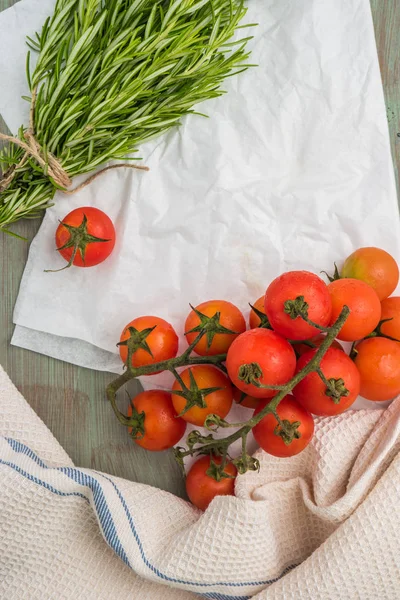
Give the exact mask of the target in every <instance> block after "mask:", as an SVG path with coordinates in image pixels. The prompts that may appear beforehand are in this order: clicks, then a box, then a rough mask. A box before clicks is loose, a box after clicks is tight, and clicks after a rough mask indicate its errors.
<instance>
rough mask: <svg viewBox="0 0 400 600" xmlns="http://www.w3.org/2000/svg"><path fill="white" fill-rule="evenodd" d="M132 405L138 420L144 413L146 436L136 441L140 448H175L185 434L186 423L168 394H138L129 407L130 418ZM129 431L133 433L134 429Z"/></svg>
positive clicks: (154, 392) (161, 392)
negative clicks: (177, 412) (176, 410)
mask: <svg viewBox="0 0 400 600" xmlns="http://www.w3.org/2000/svg"><path fill="white" fill-rule="evenodd" d="M132 405H133V406H134V408H135V411H136V412H137V413H138V418H140V415H141V413H144V421H143V427H144V435H143V436H141V435H138V437H136V439H134V442H135V443H136V444H137V445H138V446H141V447H142V448H146V450H153V451H160V450H167V448H172V446H175V444H177V443H178V442H179V440H180V439H181V437H182V436H183V434H184V433H185V430H186V421H184V420H183V419H180V418H179V417H178V416H177V414H176V412H175V410H174V407H173V404H172V400H171V394H168V392H163V391H162V390H149V391H147V392H142V393H141V394H138V395H137V396H136V397H135V398H134V399H133V400H132V404H130V405H129V407H128V417H131V416H132V412H133V410H132ZM128 431H129V432H131V431H132V427H129V428H128Z"/></svg>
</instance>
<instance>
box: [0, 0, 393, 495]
mask: <svg viewBox="0 0 400 600" xmlns="http://www.w3.org/2000/svg"><path fill="white" fill-rule="evenodd" d="M15 3H16V0H0V11H1V10H4V9H5V8H7V7H8V6H11V5H12V4H15ZM371 7H372V11H373V17H374V23H375V30H376V39H377V44H378V53H379V59H380V64H381V70H382V78H383V84H384V89H385V94H386V100H387V110H388V120H389V127H390V139H391V144H392V152H393V157H394V158H395V167H396V173H398V165H399V164H400V162H399V161H400V138H399V137H398V135H397V134H398V132H399V131H400V85H399V81H398V79H399V72H400V71H399V67H400V64H399V61H400V36H398V33H397V32H398V31H399V29H400V4H399V3H398V2H397V0H386V1H385V2H382V1H381V0H371ZM0 131H5V127H4V123H2V122H1V121H0ZM38 226H39V223H38V222H37V221H25V222H22V223H18V224H17V225H15V226H14V227H13V229H14V231H16V233H19V234H20V235H23V236H25V237H28V239H29V240H31V239H32V238H33V237H34V235H35V233H36V231H37V229H38ZM28 248H29V246H28V244H26V243H23V242H20V241H18V240H16V239H14V238H11V237H9V236H5V235H3V234H0V282H1V292H2V293H1V299H2V301H1V303H0V364H2V365H3V366H4V367H5V369H6V371H7V372H8V373H9V375H10V376H11V378H12V379H13V381H14V382H15V384H16V385H17V387H18V388H19V389H20V390H21V392H22V393H23V394H24V396H25V398H26V399H27V400H28V402H29V403H30V404H31V406H32V407H33V408H34V410H35V411H36V412H37V414H38V415H39V416H40V417H41V418H42V419H43V421H44V422H45V423H46V424H47V425H48V427H49V428H50V429H51V431H52V432H53V433H54V435H55V437H56V438H57V439H58V440H59V442H60V443H61V444H62V446H63V447H64V448H65V449H66V451H67V452H68V453H69V455H70V456H71V458H72V459H73V461H74V462H75V463H76V464H77V465H80V466H82V467H90V468H95V469H98V470H100V471H105V472H108V473H112V474H115V475H118V476H121V477H126V478H127V479H131V480H134V481H140V482H143V483H148V484H150V485H155V486H158V487H160V488H162V489H165V490H169V491H171V492H174V493H177V494H179V495H183V494H184V486H183V479H182V477H181V474H180V471H179V469H178V467H177V465H176V464H175V461H174V459H173V457H172V455H171V453H156V454H151V453H147V452H145V451H143V450H142V449H140V448H138V447H136V446H135V445H134V444H133V443H132V442H131V441H130V440H129V438H128V435H127V432H126V431H125V429H124V428H122V427H121V426H120V425H119V424H118V422H117V420H116V419H115V417H114V415H113V414H112V411H111V409H110V407H109V405H108V403H107V401H106V399H105V397H104V388H105V386H106V385H107V383H108V382H109V381H110V380H111V379H112V376H110V375H109V374H106V373H98V372H95V371H90V370H87V369H81V368H78V367H75V366H73V365H69V364H66V363H62V362H60V361H56V360H53V359H51V358H48V357H45V356H41V355H38V354H34V353H31V352H28V351H24V350H22V349H20V348H14V347H12V346H10V343H9V342H10V339H11V335H12V329H13V326H12V311H13V307H14V303H15V300H16V297H17V293H18V286H19V282H20V279H21V275H22V272H23V268H24V264H25V261H26V258H27V255H28ZM132 393H134V390H133V392H132Z"/></svg>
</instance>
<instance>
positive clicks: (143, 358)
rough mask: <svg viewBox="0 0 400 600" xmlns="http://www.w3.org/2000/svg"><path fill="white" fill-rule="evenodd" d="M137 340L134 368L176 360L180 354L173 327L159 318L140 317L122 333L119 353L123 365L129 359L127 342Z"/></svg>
mask: <svg viewBox="0 0 400 600" xmlns="http://www.w3.org/2000/svg"><path fill="white" fill-rule="evenodd" d="M132 336H133V337H134V339H135V348H136V350H135V351H134V353H133V355H132V366H133V367H143V366H145V365H153V364H154V363H157V362H161V361H163V360H168V359H170V358H174V357H175V356H176V354H177V352H178V344H179V340H178V336H177V335H176V333H175V331H174V329H173V327H172V325H170V324H169V323H167V321H164V319H160V318H159V317H138V318H137V319H134V320H133V321H131V322H130V323H128V325H127V326H126V327H124V330H123V331H122V333H121V338H120V345H119V353H120V356H121V359H122V362H123V363H126V361H127V359H128V346H127V345H126V342H127V340H129V339H130V338H131V337H132Z"/></svg>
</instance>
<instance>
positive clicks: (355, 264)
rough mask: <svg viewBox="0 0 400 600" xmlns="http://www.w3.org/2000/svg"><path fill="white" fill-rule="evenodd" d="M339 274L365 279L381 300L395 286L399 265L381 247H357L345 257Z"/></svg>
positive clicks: (392, 290)
mask: <svg viewBox="0 0 400 600" xmlns="http://www.w3.org/2000/svg"><path fill="white" fill-rule="evenodd" d="M341 276H342V277H346V278H351V279H361V281H365V283H368V285H370V286H371V287H372V288H373V289H374V290H375V291H376V293H377V295H378V298H379V300H383V299H384V298H387V297H388V296H390V294H392V293H393V292H394V290H395V289H396V287H397V284H398V282H399V267H398V266H397V263H396V261H395V260H394V258H393V256H391V255H390V254H389V253H388V252H386V251H385V250H382V249H381V248H374V247H368V248H359V249H358V250H356V251H355V252H353V254H350V256H349V257H348V258H346V260H345V262H344V265H343V269H342V272H341Z"/></svg>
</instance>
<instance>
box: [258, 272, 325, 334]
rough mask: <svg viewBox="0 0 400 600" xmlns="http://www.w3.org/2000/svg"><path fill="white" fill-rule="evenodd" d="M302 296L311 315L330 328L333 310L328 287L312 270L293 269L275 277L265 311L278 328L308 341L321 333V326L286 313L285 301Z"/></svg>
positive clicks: (267, 293)
mask: <svg viewBox="0 0 400 600" xmlns="http://www.w3.org/2000/svg"><path fill="white" fill-rule="evenodd" d="M298 297H303V298H304V301H305V302H306V303H307V304H308V318H309V319H310V320H311V321H313V322H314V323H316V324H317V325H320V326H322V327H326V326H327V325H328V323H329V320H330V317H331V312H332V303H331V299H330V297H329V293H328V290H327V286H326V285H325V283H324V282H323V281H322V279H321V278H320V277H318V276H317V275H314V273H309V272H308V271H290V272H288V273H283V275H280V276H279V277H277V278H276V279H274V281H273V282H272V283H271V284H270V285H269V287H268V288H267V291H266V293H265V312H266V314H267V317H268V319H269V321H270V323H271V326H272V329H273V330H274V331H276V332H277V333H279V334H280V335H283V336H284V337H286V338H289V339H291V340H307V339H309V338H310V337H313V336H315V335H317V333H319V331H318V329H317V328H316V327H312V326H311V325H309V324H308V323H306V322H305V321H304V320H303V319H302V318H301V317H300V316H298V317H296V318H291V316H290V315H289V314H288V313H287V312H285V303H286V302H287V301H288V300H295V299H296V298H298Z"/></svg>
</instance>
